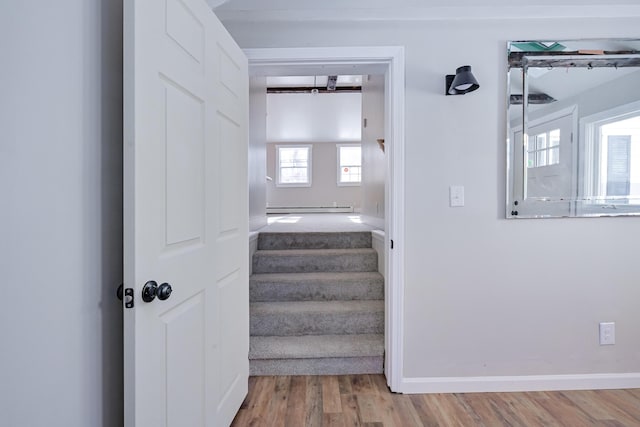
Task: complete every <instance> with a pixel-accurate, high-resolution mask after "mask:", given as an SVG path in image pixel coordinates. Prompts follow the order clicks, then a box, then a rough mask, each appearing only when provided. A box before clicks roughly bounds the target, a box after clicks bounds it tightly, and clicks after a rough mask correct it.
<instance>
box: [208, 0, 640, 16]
mask: <svg viewBox="0 0 640 427" xmlns="http://www.w3.org/2000/svg"><path fill="white" fill-rule="evenodd" d="M208 1H209V2H210V4H211V5H212V6H214V5H215V4H218V3H222V4H221V5H220V6H218V7H215V11H216V14H217V15H218V17H220V19H222V20H223V21H224V20H250V21H288V20H296V21H325V20H342V21H344V20H349V21H351V20H356V21H358V20H437V19H483V18H509V17H523V16H526V17H533V18H535V17H546V16H553V17H563V16H567V17H633V16H640V1H639V0H608V1H607V0H349V1H345V0H323V1H321V2H318V1H309V0H268V1H267V0H208Z"/></svg>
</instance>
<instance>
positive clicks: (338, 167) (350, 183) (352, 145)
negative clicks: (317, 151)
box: [336, 143, 362, 187]
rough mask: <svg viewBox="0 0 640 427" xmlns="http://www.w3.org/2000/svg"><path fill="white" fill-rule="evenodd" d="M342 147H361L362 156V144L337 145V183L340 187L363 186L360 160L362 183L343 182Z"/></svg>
mask: <svg viewBox="0 0 640 427" xmlns="http://www.w3.org/2000/svg"><path fill="white" fill-rule="evenodd" d="M341 147H360V155H361V156H362V144H361V143H354V144H336V182H337V183H338V187H360V185H361V184H362V159H361V160H360V181H359V182H341V181H340V178H341V176H342V174H341V173H340V172H341V169H342V166H341V165H340V148H341Z"/></svg>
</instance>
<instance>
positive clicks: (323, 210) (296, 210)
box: [267, 206, 353, 214]
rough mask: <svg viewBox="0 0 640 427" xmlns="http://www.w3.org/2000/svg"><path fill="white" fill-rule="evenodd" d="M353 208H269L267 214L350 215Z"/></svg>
mask: <svg viewBox="0 0 640 427" xmlns="http://www.w3.org/2000/svg"><path fill="white" fill-rule="evenodd" d="M351 212H353V206H269V207H267V214H293V213H351Z"/></svg>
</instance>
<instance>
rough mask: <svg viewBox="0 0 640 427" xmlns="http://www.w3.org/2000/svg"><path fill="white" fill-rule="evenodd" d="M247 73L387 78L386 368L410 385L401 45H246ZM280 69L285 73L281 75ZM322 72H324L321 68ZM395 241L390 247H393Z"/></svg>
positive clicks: (398, 384) (402, 386)
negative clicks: (407, 377)
mask: <svg viewBox="0 0 640 427" xmlns="http://www.w3.org/2000/svg"><path fill="white" fill-rule="evenodd" d="M244 52H245V53H246V54H247V57H248V58H249V69H250V73H251V74H252V75H255V76H269V75H317V74H318V73H319V72H322V73H324V74H350V73H353V72H354V69H357V70H358V73H362V74H383V75H384V76H385V83H384V86H385V94H384V99H385V108H384V110H385V113H384V115H385V118H384V121H385V123H384V130H385V131H384V139H385V153H386V154H385V157H386V178H387V179H386V180H385V245H386V247H387V254H386V255H387V256H386V257H385V272H386V273H385V274H386V277H385V279H386V284H385V367H384V372H385V376H386V377H387V384H388V385H389V387H390V388H391V390H392V391H394V392H404V391H405V390H406V389H408V388H410V387H411V385H410V384H409V385H407V383H406V381H405V379H404V367H403V360H404V355H403V350H404V348H403V336H404V314H403V312H404V309H403V308H404V267H403V260H404V241H405V239H404V237H405V227H404V205H405V202H404V188H405V184H404V182H405V181H404V180H405V177H404V172H405V170H406V168H405V167H404V163H405V153H404V139H405V138H404V121H405V120H404V104H405V95H404V94H405V67H404V61H405V60H404V47H402V46H359V47H329V48H325V47H304V48H264V49H245V51H244ZM283 70H286V73H284V74H283ZM319 70H322V71H319ZM392 244H393V249H391V245H392Z"/></svg>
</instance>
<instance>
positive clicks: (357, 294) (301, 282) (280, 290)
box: [249, 271, 384, 302]
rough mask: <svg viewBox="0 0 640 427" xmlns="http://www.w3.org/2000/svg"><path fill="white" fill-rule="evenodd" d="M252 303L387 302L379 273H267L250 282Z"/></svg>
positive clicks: (252, 278)
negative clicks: (384, 300)
mask: <svg viewBox="0 0 640 427" xmlns="http://www.w3.org/2000/svg"><path fill="white" fill-rule="evenodd" d="M249 295H250V300H251V301H252V302H259V301H329V300H381V299H384V277H382V275H381V274H380V273H378V272H375V271H370V272H369V271H367V272H351V273H326V272H324V273H263V274H254V275H252V276H251V277H250V278H249Z"/></svg>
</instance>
